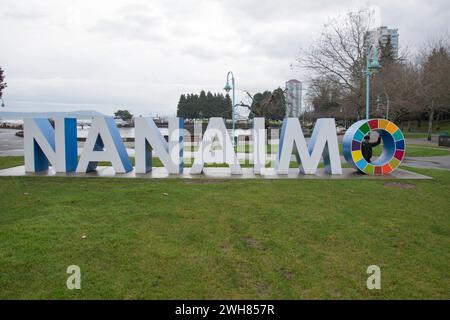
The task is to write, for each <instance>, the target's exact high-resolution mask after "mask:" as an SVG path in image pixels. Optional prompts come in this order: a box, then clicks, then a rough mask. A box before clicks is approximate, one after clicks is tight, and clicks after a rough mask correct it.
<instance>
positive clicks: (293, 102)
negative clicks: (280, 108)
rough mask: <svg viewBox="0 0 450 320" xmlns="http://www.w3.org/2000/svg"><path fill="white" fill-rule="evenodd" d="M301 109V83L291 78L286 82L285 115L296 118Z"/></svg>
mask: <svg viewBox="0 0 450 320" xmlns="http://www.w3.org/2000/svg"><path fill="white" fill-rule="evenodd" d="M301 110H302V83H301V82H300V81H298V80H295V79H292V80H289V81H288V82H286V116H288V117H294V118H298V117H300V113H301Z"/></svg>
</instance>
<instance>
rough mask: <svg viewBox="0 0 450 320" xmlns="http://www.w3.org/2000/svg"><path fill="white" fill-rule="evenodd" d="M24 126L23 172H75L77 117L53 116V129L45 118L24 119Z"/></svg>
mask: <svg viewBox="0 0 450 320" xmlns="http://www.w3.org/2000/svg"><path fill="white" fill-rule="evenodd" d="M23 125H24V151H25V153H24V154H25V171H26V172H38V171H45V170H48V165H49V162H50V163H51V164H52V166H53V167H54V169H55V170H56V172H70V171H75V169H76V166H77V120H76V119H75V118H56V119H55V128H53V127H52V125H51V123H50V121H49V120H48V119H45V118H33V119H32V118H28V119H27V118H26V119H24V122H23Z"/></svg>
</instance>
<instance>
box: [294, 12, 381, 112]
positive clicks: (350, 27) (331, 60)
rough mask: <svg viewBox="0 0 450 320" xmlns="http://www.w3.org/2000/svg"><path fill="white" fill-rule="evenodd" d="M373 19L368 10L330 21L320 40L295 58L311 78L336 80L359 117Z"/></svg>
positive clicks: (303, 49)
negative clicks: (369, 33) (367, 44)
mask: <svg viewBox="0 0 450 320" xmlns="http://www.w3.org/2000/svg"><path fill="white" fill-rule="evenodd" d="M372 20H373V18H372V12H371V11H370V10H360V11H357V12H349V13H347V14H346V15H345V16H344V17H339V18H336V19H332V20H330V22H329V23H327V24H326V25H325V28H324V31H323V32H322V33H321V35H320V37H319V38H318V39H316V40H314V41H313V43H312V45H311V46H309V47H308V48H302V49H301V50H300V53H299V55H298V57H297V59H296V60H297V63H298V66H300V67H303V68H306V69H307V70H309V71H310V72H311V77H320V78H322V79H329V80H331V81H338V83H339V84H340V86H341V87H342V88H343V89H344V90H345V91H346V92H347V98H349V100H350V101H348V103H350V104H352V105H353V106H355V107H356V114H357V117H358V118H359V117H360V116H361V115H362V110H363V107H364V88H365V87H364V75H363V70H364V64H365V50H366V48H365V36H366V33H367V31H369V29H370V27H371V24H372Z"/></svg>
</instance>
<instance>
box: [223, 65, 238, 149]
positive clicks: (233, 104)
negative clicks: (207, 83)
mask: <svg viewBox="0 0 450 320" xmlns="http://www.w3.org/2000/svg"><path fill="white" fill-rule="evenodd" d="M230 75H231V87H230V81H229V79H230ZM231 88H233V98H232V101H231V118H232V122H233V131H232V135H233V147H235V146H236V140H235V136H234V134H235V127H236V119H235V116H234V107H235V101H234V98H235V88H234V74H233V72H231V71H228V73H227V83H226V85H225V88H223V89H224V90H225V91H226V92H227V93H228V92H230V90H231Z"/></svg>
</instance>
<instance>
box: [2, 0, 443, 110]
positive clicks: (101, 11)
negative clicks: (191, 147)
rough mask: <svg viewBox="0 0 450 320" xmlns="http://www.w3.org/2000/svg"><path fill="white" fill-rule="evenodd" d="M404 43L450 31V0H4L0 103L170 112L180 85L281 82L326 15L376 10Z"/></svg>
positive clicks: (267, 85)
mask: <svg viewBox="0 0 450 320" xmlns="http://www.w3.org/2000/svg"><path fill="white" fill-rule="evenodd" d="M370 6H372V8H374V9H375V11H376V12H377V22H376V23H377V24H382V25H387V26H388V27H391V28H398V29H399V34H400V45H401V46H402V45H403V46H405V45H408V46H410V47H414V46H417V45H422V43H423V42H424V41H425V39H426V38H429V37H433V36H435V35H436V34H438V33H443V32H445V31H448V25H449V21H450V1H448V0H429V1H423V0H402V1H400V0H397V1H396V0H391V1H388V0H382V1H367V2H364V1H352V0H340V1H335V0H333V1H331V0H293V1H292V0H278V1H261V0H239V1H233V0H226V1H225V0H224V1H212V0H207V1H206V0H182V1H181V0H180V1H173V0H161V1H160V0H127V1H121V0H77V1H67V0H39V1H35V0H20V1H18V0H1V5H0V66H2V68H3V69H4V70H5V74H6V77H7V82H8V88H7V89H6V90H5V92H4V99H5V104H6V107H5V108H4V109H2V110H4V111H68V110H88V109H89V110H91V109H94V110H98V111H101V112H103V113H105V114H112V113H113V112H114V110H116V109H118V108H122V107H124V106H126V107H127V108H128V109H129V110H130V111H132V112H133V113H135V114H142V115H149V114H151V115H156V114H157V113H159V114H164V115H174V114H175V112H176V105H177V102H178V99H179V96H180V94H181V93H188V92H199V91H200V90H201V89H204V90H210V91H213V92H223V91H222V88H223V87H224V85H225V80H226V79H225V77H226V73H227V71H228V70H232V71H233V72H234V74H235V76H236V88H237V90H238V91H237V96H238V99H240V98H241V97H243V96H244V93H243V91H242V90H248V91H250V92H253V93H255V92H258V91H263V90H266V89H270V90H273V89H275V88H277V87H278V86H282V87H283V86H284V83H285V81H287V80H289V79H291V78H297V79H299V80H303V79H304V78H305V75H304V74H302V71H301V70H294V71H293V70H291V68H290V65H291V63H293V62H294V61H295V56H296V53H297V51H298V48H299V47H300V46H302V45H306V44H307V43H308V41H310V39H311V38H313V37H317V36H318V34H319V33H320V30H321V28H322V26H323V23H325V22H326V21H327V19H328V18H330V17H333V16H336V15H337V14H339V13H345V12H346V11H348V10H349V9H352V8H362V7H370Z"/></svg>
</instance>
